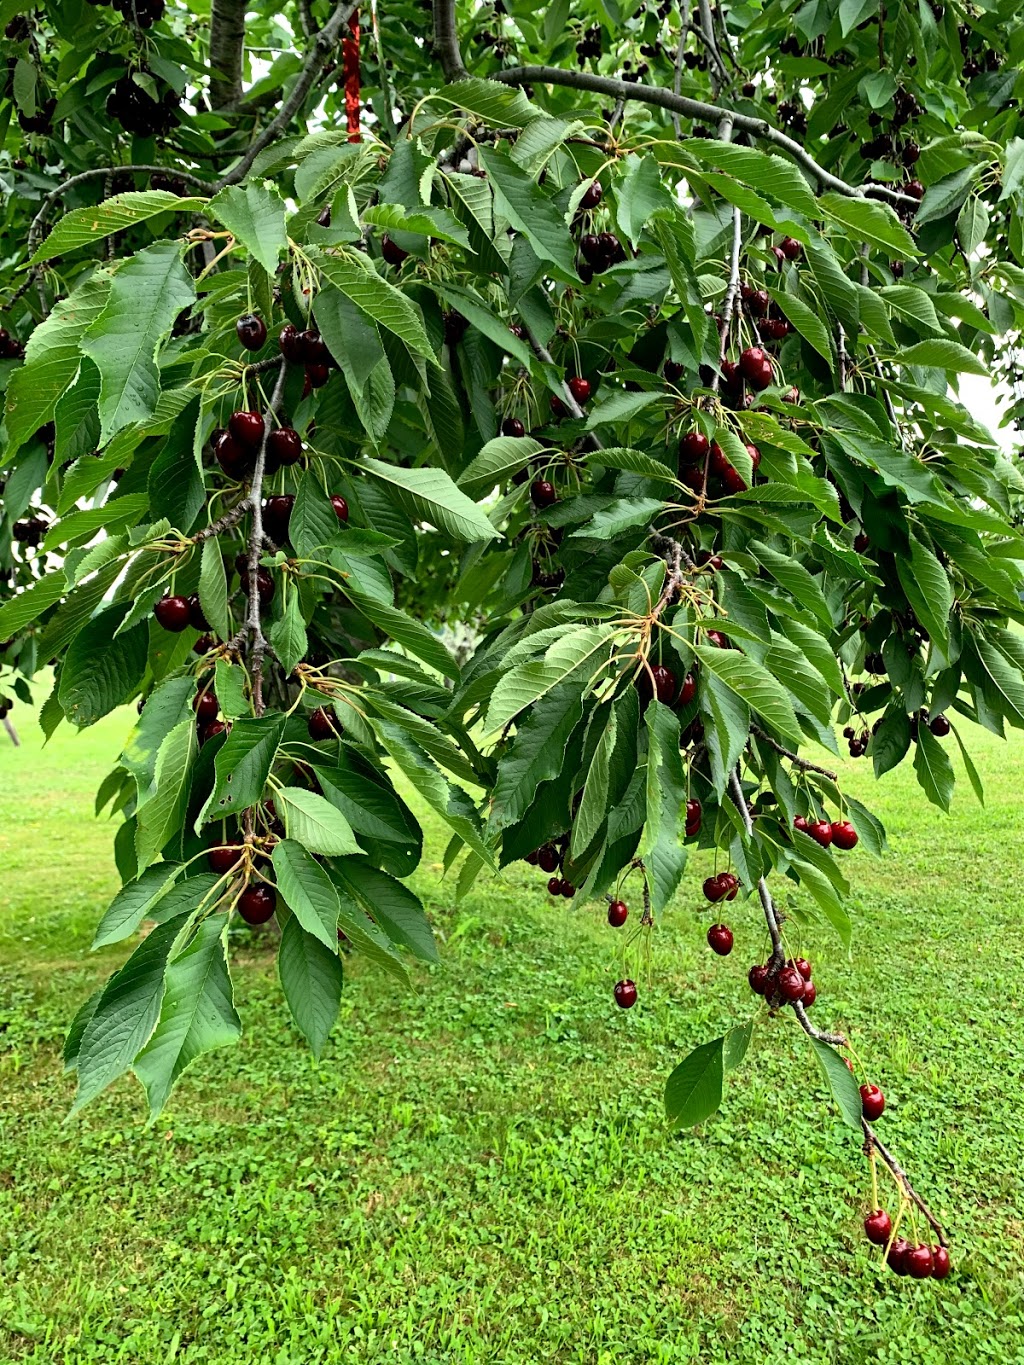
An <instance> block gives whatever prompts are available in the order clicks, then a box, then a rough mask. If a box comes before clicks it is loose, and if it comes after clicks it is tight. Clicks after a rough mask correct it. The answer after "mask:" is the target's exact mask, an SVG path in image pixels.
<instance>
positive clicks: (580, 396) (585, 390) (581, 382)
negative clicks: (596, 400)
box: [569, 374, 592, 407]
mask: <svg viewBox="0 0 1024 1365" xmlns="http://www.w3.org/2000/svg"><path fill="white" fill-rule="evenodd" d="M569 392H570V393H571V394H572V396H573V398H575V399H576V402H577V403H579V405H580V407H582V406H583V404H584V403H586V402H587V401H588V400H589V398H590V395H591V392H592V389H591V385H590V380H589V379H582V378H581V377H580V376H579V375H576V374H574V375H573V376H572V378H571V379H570V380H569Z"/></svg>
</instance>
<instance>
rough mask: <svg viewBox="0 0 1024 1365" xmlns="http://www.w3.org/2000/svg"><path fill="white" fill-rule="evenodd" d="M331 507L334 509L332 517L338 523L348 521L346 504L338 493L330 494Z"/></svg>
mask: <svg viewBox="0 0 1024 1365" xmlns="http://www.w3.org/2000/svg"><path fill="white" fill-rule="evenodd" d="M331 506H332V507H333V508H334V515H335V516H336V517H337V518H338V520H339V521H348V503H347V502H346V501H345V499H344V498H343V497H342V496H341V494H340V493H332V494H331Z"/></svg>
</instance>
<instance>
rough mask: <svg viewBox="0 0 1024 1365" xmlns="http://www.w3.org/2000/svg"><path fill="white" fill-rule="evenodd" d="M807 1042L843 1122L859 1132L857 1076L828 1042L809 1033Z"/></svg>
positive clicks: (860, 1110) (859, 1113)
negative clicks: (812, 1050)
mask: <svg viewBox="0 0 1024 1365" xmlns="http://www.w3.org/2000/svg"><path fill="white" fill-rule="evenodd" d="M808 1042H809V1043H810V1045H811V1047H812V1048H813V1049H814V1055H815V1057H817V1059H818V1065H819V1066H820V1067H821V1069H822V1071H823V1072H824V1073H825V1079H826V1080H827V1081H828V1085H829V1089H830V1090H831V1091H832V1096H833V1098H834V1099H835V1102H836V1104H837V1105H838V1106H839V1112H840V1114H841V1115H842V1117H843V1122H844V1123H846V1124H848V1125H849V1127H851V1128H854V1129H856V1130H857V1132H860V1128H861V1115H862V1112H863V1106H862V1104H861V1098H860V1090H859V1088H858V1086H857V1078H856V1077H855V1076H854V1075H853V1074H852V1073H851V1072H850V1070H849V1069H848V1068H847V1065H846V1063H845V1062H844V1061H843V1059H842V1057H841V1056H840V1055H839V1053H838V1052H837V1051H836V1050H835V1048H834V1047H832V1045H831V1044H830V1043H824V1042H822V1041H821V1039H820V1038H811V1037H810V1035H808Z"/></svg>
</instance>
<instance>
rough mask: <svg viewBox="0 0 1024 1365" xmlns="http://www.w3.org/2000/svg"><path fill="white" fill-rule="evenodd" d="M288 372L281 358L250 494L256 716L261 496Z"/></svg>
mask: <svg viewBox="0 0 1024 1365" xmlns="http://www.w3.org/2000/svg"><path fill="white" fill-rule="evenodd" d="M287 372H288V362H287V360H282V361H281V369H280V371H279V373H278V376H277V383H276V384H275V385H274V392H273V394H272V395H271V399H270V405H269V406H268V408H267V411H266V412H265V413H264V416H263V439H262V440H261V441H260V449H259V454H258V455H257V456H256V467H255V469H254V470H253V474H252V485H251V487H250V490H249V498H248V501H249V505H250V507H251V509H252V526H251V527H250V530H249V612H248V615H247V616H246V620H245V628H246V632H247V633H248V637H249V672H250V674H251V676H252V706H253V711H254V712H255V713H256V715H257V716H262V714H263V657H264V655H265V654H266V652H267V647H268V646H267V639H266V637H265V636H264V634H263V624H262V622H261V620H260V589H259V573H260V556H261V555H262V554H263V504H262V503H261V501H260V498H261V496H262V492H263V470H264V468H265V466H266V457H267V440H268V439H269V437H270V433H271V430H272V429H273V425H274V423H273V414H274V413H275V412H276V411H277V409H278V407H279V406H280V403H281V400H282V398H283V397H284V381H285V376H286V374H287Z"/></svg>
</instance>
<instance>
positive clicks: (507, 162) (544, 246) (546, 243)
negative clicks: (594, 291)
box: [479, 146, 578, 280]
mask: <svg viewBox="0 0 1024 1365" xmlns="http://www.w3.org/2000/svg"><path fill="white" fill-rule="evenodd" d="M479 157H480V164H481V166H482V167H483V168H484V170H485V171H486V172H487V178H488V180H489V181H490V183H491V186H492V187H493V190H494V204H495V209H496V210H497V212H498V213H499V214H501V215H502V216H503V217H504V218H506V219H507V220H508V222H509V223H510V224H511V225H512V227H514V228H515V230H516V231H517V232H521V233H523V235H524V236H525V237H526V239H527V241H528V242H529V243H530V245H531V246H532V247H533V249H534V251H535V252H536V254H537V256H538V257H539V258H540V260H542V261H551V262H552V263H553V264H554V265H557V266H558V267H559V269H561V270H563V271H564V272H565V273H566V275H568V276H569V278H570V279H573V280H575V279H577V278H578V276H577V274H576V243H575V242H574V241H573V240H572V237H571V236H570V235H569V228H568V226H567V224H566V221H565V219H564V218H563V217H562V215H561V213H560V212H559V211H558V209H557V208H556V206H555V203H554V201H553V200H552V199H550V198H549V197H548V195H546V194H545V193H544V191H543V190H542V189H541V188H540V187H539V186H538V184H537V181H536V180H535V179H534V177H533V176H531V175H527V174H526V172H525V171H523V170H521V169H520V167H518V166H517V165H516V164H515V162H514V161H513V160H512V159H511V157H509V156H507V155H506V154H505V153H504V152H502V151H499V150H498V149H497V148H496V147H483V146H481V147H480V148H479Z"/></svg>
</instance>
